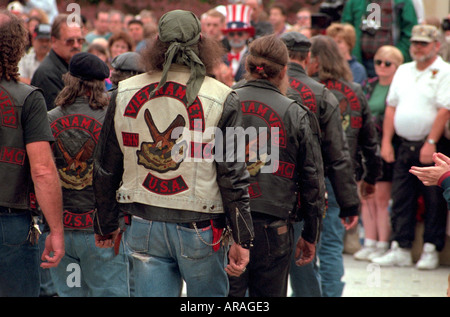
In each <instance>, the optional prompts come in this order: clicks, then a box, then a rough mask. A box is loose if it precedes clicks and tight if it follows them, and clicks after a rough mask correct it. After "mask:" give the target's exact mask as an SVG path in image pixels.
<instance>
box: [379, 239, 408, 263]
mask: <svg viewBox="0 0 450 317" xmlns="http://www.w3.org/2000/svg"><path fill="white" fill-rule="evenodd" d="M372 263H376V264H379V265H380V266H411V265H412V256H411V250H409V249H404V248H400V247H399V245H398V242H397V241H393V242H392V245H391V249H390V250H389V251H388V252H386V253H385V254H384V255H382V256H380V257H378V258H374V259H373V260H372Z"/></svg>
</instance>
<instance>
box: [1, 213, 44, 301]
mask: <svg viewBox="0 0 450 317" xmlns="http://www.w3.org/2000/svg"><path fill="white" fill-rule="evenodd" d="M31 221H32V220H31V215H30V212H27V211H25V212H21V213H3V212H1V213H0V297H6V296H11V297H37V296H39V288H40V275H39V265H40V254H39V247H38V244H37V243H36V244H35V245H31V244H30V243H29V242H28V240H27V238H28V232H29V230H30V225H31Z"/></svg>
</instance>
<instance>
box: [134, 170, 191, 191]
mask: <svg viewBox="0 0 450 317" xmlns="http://www.w3.org/2000/svg"><path fill="white" fill-rule="evenodd" d="M142 186H144V187H145V188H146V189H148V190H149V191H151V192H152V193H155V194H158V195H175V194H178V193H181V192H183V191H185V190H187V189H188V188H189V187H188V186H187V184H186V182H185V181H184V179H183V177H182V176H181V175H180V176H177V177H175V178H172V179H161V178H158V177H156V176H155V175H152V174H151V173H148V175H147V177H146V178H145V180H144V182H143V183H142Z"/></svg>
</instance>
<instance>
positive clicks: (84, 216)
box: [48, 97, 106, 230]
mask: <svg viewBox="0 0 450 317" xmlns="http://www.w3.org/2000/svg"><path fill="white" fill-rule="evenodd" d="M105 114H106V109H97V110H93V109H91V108H90V107H89V104H88V100H87V98H84V97H77V98H76V100H75V102H74V103H73V104H71V105H68V106H67V107H65V108H61V107H56V108H54V109H53V110H51V111H49V113H48V117H49V121H50V127H51V129H52V133H53V136H54V137H55V141H56V142H55V143H54V144H53V145H52V150H53V153H54V156H55V161H56V167H57V169H58V173H59V178H60V180H61V186H62V190H63V205H64V214H63V223H64V226H65V227H66V228H70V229H83V230H93V212H94V209H95V198H94V191H93V188H92V177H93V169H94V166H93V154H94V150H95V147H96V145H97V143H98V138H99V136H100V132H101V129H102V125H103V121H104V119H105Z"/></svg>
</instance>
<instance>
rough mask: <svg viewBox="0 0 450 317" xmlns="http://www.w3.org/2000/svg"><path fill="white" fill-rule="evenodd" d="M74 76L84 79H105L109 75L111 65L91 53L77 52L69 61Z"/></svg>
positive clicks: (70, 70)
mask: <svg viewBox="0 0 450 317" xmlns="http://www.w3.org/2000/svg"><path fill="white" fill-rule="evenodd" d="M69 72H70V74H71V75H72V76H75V77H78V78H80V79H83V80H92V79H98V80H103V79H106V78H108V77H109V67H108V65H106V63H105V62H104V61H102V60H101V59H100V58H98V57H97V56H95V55H94V54H91V53H86V52H82V53H77V54H75V55H74V56H73V57H72V58H71V60H70V63H69Z"/></svg>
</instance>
